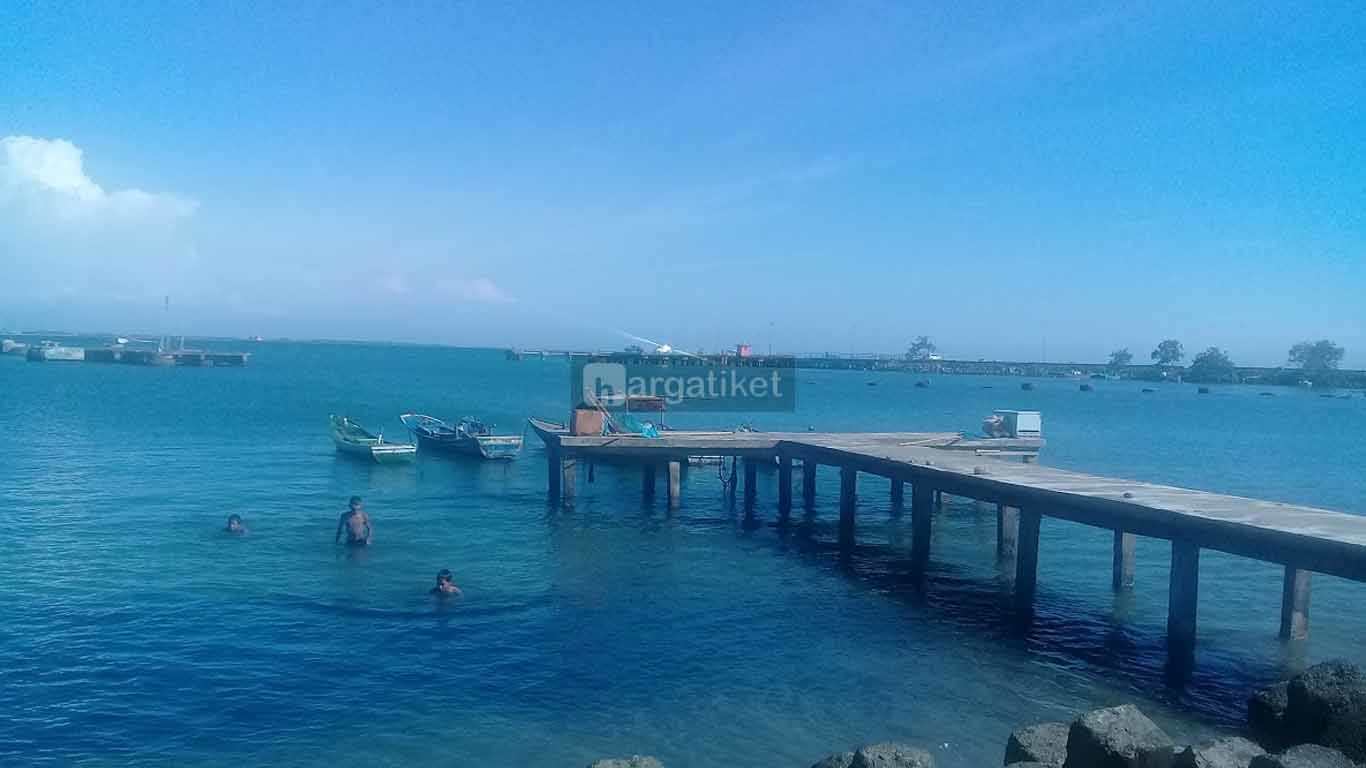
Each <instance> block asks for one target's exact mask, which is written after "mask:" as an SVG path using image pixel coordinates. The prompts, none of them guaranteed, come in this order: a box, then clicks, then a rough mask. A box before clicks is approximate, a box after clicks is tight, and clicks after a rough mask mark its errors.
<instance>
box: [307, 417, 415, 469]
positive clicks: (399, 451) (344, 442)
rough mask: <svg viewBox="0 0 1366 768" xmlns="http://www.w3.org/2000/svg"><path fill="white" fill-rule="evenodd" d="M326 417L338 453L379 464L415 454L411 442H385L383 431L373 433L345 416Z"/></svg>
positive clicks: (400, 460) (410, 458)
mask: <svg viewBox="0 0 1366 768" xmlns="http://www.w3.org/2000/svg"><path fill="white" fill-rule="evenodd" d="M328 419H329V421H330V423H331V427H332V442H333V443H334V444H335V445H336V446H337V452H338V453H345V454H347V455H349V456H357V457H361V458H368V459H370V460H372V461H375V462H377V463H379V464H392V463H397V462H403V461H412V460H413V457H414V456H416V455H417V446H416V445H413V444H412V443H391V442H387V441H386V440H385V439H384V433H383V432H380V433H379V434H374V433H372V432H370V431H369V430H367V429H366V428H365V427H362V426H361V425H359V424H357V423H356V422H354V421H352V420H350V419H348V418H347V417H345V416H329V417H328Z"/></svg>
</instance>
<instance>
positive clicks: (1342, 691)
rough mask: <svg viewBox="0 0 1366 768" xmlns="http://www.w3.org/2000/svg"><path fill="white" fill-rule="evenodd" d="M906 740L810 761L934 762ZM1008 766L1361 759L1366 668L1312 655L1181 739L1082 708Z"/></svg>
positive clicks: (1018, 745) (1031, 738) (1191, 767)
mask: <svg viewBox="0 0 1366 768" xmlns="http://www.w3.org/2000/svg"><path fill="white" fill-rule="evenodd" d="M934 764H935V762H934V756H933V755H932V754H931V753H930V752H929V751H928V750H926V749H923V748H920V747H917V746H915V745H912V744H901V743H896V742H883V743H879V744H869V745H865V746H862V747H859V748H858V749H855V750H851V751H848V752H836V753H834V754H831V755H827V756H826V757H824V758H821V759H820V760H819V761H817V762H816V763H814V764H813V765H812V766H811V768H934ZM1002 765H1004V766H1007V768H1366V674H1363V673H1362V671H1361V669H1359V668H1358V667H1356V666H1354V665H1352V664H1348V663H1346V662H1343V661H1329V662H1325V663H1322V664H1316V665H1314V666H1312V667H1309V668H1308V669H1306V670H1305V671H1304V672H1303V673H1301V674H1299V675H1296V676H1295V677H1293V678H1291V679H1290V680H1287V681H1285V682H1282V683H1278V684H1276V685H1273V686H1271V687H1270V688H1267V689H1265V690H1262V691H1258V692H1257V693H1255V694H1253V695H1252V697H1251V698H1250V699H1249V700H1248V722H1247V728H1246V733H1245V735H1244V736H1228V737H1224V738H1220V739H1214V740H1213V741H1207V742H1204V743H1201V744H1191V745H1180V744H1177V743H1175V742H1174V741H1173V740H1172V739H1171V737H1170V736H1168V735H1167V734H1166V733H1165V732H1163V730H1162V729H1161V728H1160V727H1158V725H1157V724H1156V723H1154V722H1153V721H1152V720H1150V719H1148V717H1147V716H1146V715H1144V714H1143V713H1142V712H1141V711H1140V710H1139V709H1138V707H1135V706H1134V705H1132V704H1124V705H1121V706H1118V707H1108V708H1105V709H1097V710H1093V711H1090V712H1086V713H1083V714H1082V715H1080V716H1078V717H1077V718H1076V719H1075V720H1073V721H1072V722H1070V723H1038V724H1035V725H1029V726H1025V727H1023V728H1019V729H1016V730H1015V732H1014V733H1012V734H1010V738H1009V739H1008V740H1007V741H1006V745H1005V755H1004V758H1003V760H1002ZM589 768H663V763H661V762H660V761H659V760H657V759H656V758H653V757H648V756H642V755H632V756H631V757H625V758H613V759H608V760H598V761H597V762H594V763H593V764H592V765H590V766H589Z"/></svg>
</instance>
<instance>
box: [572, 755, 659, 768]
mask: <svg viewBox="0 0 1366 768" xmlns="http://www.w3.org/2000/svg"><path fill="white" fill-rule="evenodd" d="M588 768H664V764H663V763H661V762H659V760H658V759H656V758H653V757H650V756H649V755H631V756H630V757H614V758H610V759H608V760H597V761H594V762H593V764H592V765H589V766H588Z"/></svg>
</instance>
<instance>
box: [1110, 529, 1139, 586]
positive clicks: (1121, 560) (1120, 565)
mask: <svg viewBox="0 0 1366 768" xmlns="http://www.w3.org/2000/svg"><path fill="white" fill-rule="evenodd" d="M1137 538H1138V537H1136V536H1134V535H1133V534H1132V533H1125V532H1124V531H1121V530H1118V529H1117V530H1115V545H1114V558H1113V560H1114V575H1113V577H1112V578H1111V580H1110V585H1111V586H1112V587H1114V590H1115V591H1116V592H1118V591H1120V590H1121V589H1130V588H1132V587H1133V586H1134V544H1135V542H1136V540H1137Z"/></svg>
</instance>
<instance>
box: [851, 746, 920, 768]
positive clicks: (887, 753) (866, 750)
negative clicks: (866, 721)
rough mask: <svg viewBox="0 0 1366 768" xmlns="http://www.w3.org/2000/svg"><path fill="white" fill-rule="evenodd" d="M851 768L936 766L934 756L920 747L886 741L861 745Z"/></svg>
mask: <svg viewBox="0 0 1366 768" xmlns="http://www.w3.org/2000/svg"><path fill="white" fill-rule="evenodd" d="M849 768H934V756H933V755H931V754H930V753H929V752H926V751H925V750H923V749H920V748H919V747H912V746H909V745H907V744H895V743H893V742H890V741H885V742H883V743H881V744H869V745H868V746H866V747H859V748H858V750H857V751H855V752H854V759H853V760H851V761H850V762H849Z"/></svg>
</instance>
